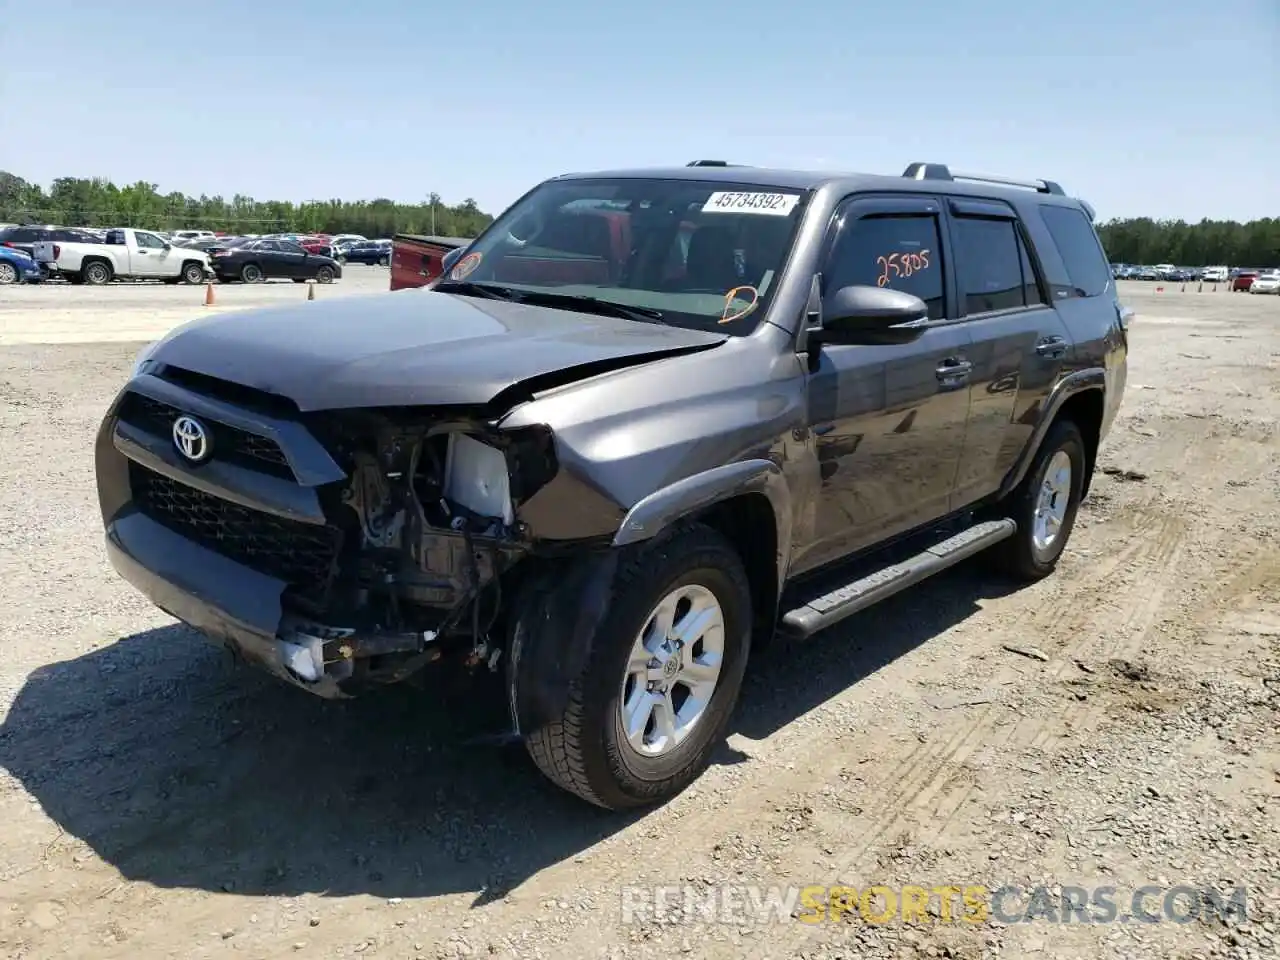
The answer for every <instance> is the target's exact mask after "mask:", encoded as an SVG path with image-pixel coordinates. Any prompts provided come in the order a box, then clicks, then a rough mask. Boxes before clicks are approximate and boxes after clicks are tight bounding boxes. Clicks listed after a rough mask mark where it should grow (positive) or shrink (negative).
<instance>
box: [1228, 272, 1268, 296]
mask: <svg viewBox="0 0 1280 960" xmlns="http://www.w3.org/2000/svg"><path fill="white" fill-rule="evenodd" d="M1260 272H1261V271H1258V270H1240V271H1238V272H1237V273H1236V278H1235V279H1234V280H1232V281H1231V292H1232V293H1239V292H1240V291H1242V290H1244V291H1247V290H1248V289H1249V288H1250V287H1252V286H1253V281H1255V280H1257V279H1258V275H1259V273H1260Z"/></svg>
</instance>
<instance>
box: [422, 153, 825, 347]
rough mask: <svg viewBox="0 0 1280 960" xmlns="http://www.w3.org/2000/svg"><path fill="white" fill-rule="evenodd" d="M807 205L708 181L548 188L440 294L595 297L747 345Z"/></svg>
mask: <svg viewBox="0 0 1280 960" xmlns="http://www.w3.org/2000/svg"><path fill="white" fill-rule="evenodd" d="M805 199H806V196H805V194H804V192H803V191H799V190H794V189H780V188H778V189H775V188H770V187H760V186H746V185H738V184H731V183H721V182H709V181H698V180H675V179H673V180H661V179H630V178H628V179H620V180H595V179H592V180H577V179H575V180H560V181H549V182H547V183H544V184H542V185H541V186H540V187H538V188H537V189H535V190H534V191H532V192H531V193H530V194H528V195H527V196H526V197H525V198H524V199H523V200H521V201H520V202H518V203H517V204H516V205H515V206H514V207H512V208H511V209H510V210H508V211H507V212H506V213H504V214H503V215H502V217H500V218H499V219H498V220H497V221H496V222H495V223H494V224H493V225H492V226H491V227H490V228H489V229H488V230H486V231H485V232H484V234H483V235H482V236H481V237H480V238H479V239H477V240H475V241H474V242H472V243H471V244H470V245H469V246H468V247H467V251H466V253H465V254H464V255H463V256H462V257H461V258H460V259H459V260H458V261H457V263H455V264H454V266H453V269H452V270H451V271H450V272H449V275H448V276H447V277H446V278H444V279H443V280H442V281H441V282H440V283H439V284H438V286H437V289H439V290H441V291H450V290H451V289H453V290H455V291H456V292H459V293H466V292H467V291H468V289H469V288H468V286H461V285H460V284H461V283H463V282H465V284H466V285H472V284H477V285H484V286H493V287H501V288H505V289H506V290H508V291H511V292H512V293H513V294H514V296H515V298H516V299H519V298H520V297H521V296H522V295H527V296H529V298H530V299H531V300H535V299H536V295H542V296H546V295H548V294H551V295H554V296H556V297H558V298H569V297H581V298H589V299H590V300H593V301H597V302H598V301H605V302H607V303H612V304H619V305H622V306H624V307H632V308H639V309H640V310H642V311H645V313H646V314H647V316H648V319H650V320H651V321H653V322H662V323H667V324H671V325H673V326H680V327H690V328H695V329H700V330H716V331H721V332H725V333H731V334H736V335H745V334H748V333H750V332H751V331H752V330H754V329H755V327H756V325H757V323H758V322H759V319H760V317H762V316H763V315H764V312H765V309H766V308H767V306H768V303H769V297H770V295H771V294H772V293H773V291H774V290H775V288H776V287H777V283H778V278H779V274H780V273H781V271H782V269H783V267H784V265H785V264H786V259H787V254H788V253H789V251H790V249H791V244H792V241H793V238H794V237H795V233H796V225H797V224H798V223H799V220H800V217H801V215H802V212H803V208H804V200H805ZM557 305H558V304H557ZM564 306H566V307H568V308H570V309H572V301H569V300H566V301H565V303H564ZM637 316H639V315H638V314H637Z"/></svg>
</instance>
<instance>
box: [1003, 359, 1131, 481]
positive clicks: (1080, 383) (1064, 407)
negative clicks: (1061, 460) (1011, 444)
mask: <svg viewBox="0 0 1280 960" xmlns="http://www.w3.org/2000/svg"><path fill="white" fill-rule="evenodd" d="M1106 383H1107V375H1106V371H1105V370H1103V369H1102V368H1101V367H1090V368H1088V369H1086V370H1077V371H1074V372H1072V373H1070V374H1068V375H1067V376H1065V377H1063V378H1062V379H1061V380H1060V381H1058V384H1057V386H1055V387H1054V388H1053V391H1052V392H1051V393H1050V394H1049V397H1048V399H1047V400H1046V401H1045V403H1044V406H1043V407H1042V408H1041V414H1040V417H1039V419H1038V420H1037V422H1036V426H1035V429H1034V430H1033V431H1032V434H1031V439H1030V440H1029V441H1028V443H1027V445H1026V446H1025V447H1024V448H1023V450H1022V453H1021V454H1020V455H1019V456H1018V460H1017V462H1016V463H1015V464H1014V467H1013V469H1012V470H1010V471H1009V473H1008V474H1007V475H1006V476H1005V479H1004V483H1002V484H1001V485H1000V492H999V496H1000V497H1006V496H1008V495H1009V494H1010V493H1012V492H1013V491H1014V490H1016V489H1017V487H1018V484H1020V483H1021V482H1022V481H1023V478H1025V477H1026V475H1027V471H1028V470H1029V469H1031V464H1032V463H1033V462H1034V461H1035V457H1036V453H1037V451H1039V449H1040V446H1041V444H1043V443H1044V438H1045V437H1046V436H1047V435H1048V433H1049V430H1050V429H1052V427H1053V425H1054V424H1055V423H1057V422H1058V421H1059V420H1062V419H1070V420H1072V421H1073V422H1074V423H1075V425H1076V426H1077V427H1078V428H1079V430H1080V434H1081V436H1083V437H1084V440H1085V458H1086V466H1085V476H1084V486H1083V488H1082V494H1081V495H1082V496H1083V495H1084V494H1087V493H1088V492H1089V484H1090V481H1091V480H1092V478H1093V468H1094V465H1095V464H1096V462H1097V455H1098V445H1099V443H1100V442H1101V435H1102V421H1103V417H1104V415H1105V410H1106Z"/></svg>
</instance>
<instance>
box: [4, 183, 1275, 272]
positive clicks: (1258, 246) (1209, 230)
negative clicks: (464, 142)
mask: <svg viewBox="0 0 1280 960" xmlns="http://www.w3.org/2000/svg"><path fill="white" fill-rule="evenodd" d="M492 220H493V217H492V215H490V214H488V213H485V212H484V211H482V210H481V209H480V208H479V207H478V206H477V205H476V202H475V201H474V200H471V199H467V200H464V201H462V203H458V204H453V205H449V204H446V203H444V202H443V201H442V200H441V199H440V197H439V195H438V194H434V193H433V194H430V195H429V196H428V197H427V199H426V200H424V201H422V202H421V203H400V202H397V201H394V200H388V199H386V198H382V197H380V198H378V199H375V200H359V201H344V200H328V201H315V202H312V203H289V202H287V201H280V200H265V201H264V200H254V199H253V198H252V197H247V196H243V195H239V194H237V195H236V196H234V197H232V198H231V199H230V200H227V199H226V198H224V197H218V196H215V197H209V196H204V195H201V196H199V197H189V196H187V195H186V194H184V193H181V192H177V191H175V192H171V193H161V192H160V188H159V187H158V186H157V185H156V184H154V183H143V182H141V181H139V182H138V183H134V184H131V185H129V186H125V187H117V186H116V185H115V184H114V183H112V182H111V181H110V180H105V179H102V178H93V179H84V178H80V177H59V178H58V179H56V180H54V181H53V184H52V185H51V187H50V188H49V190H48V191H46V190H44V188H42V187H41V186H40V185H39V184H36V183H30V182H28V181H26V180H24V179H22V178H21V177H18V176H15V175H14V174H12V173H6V172H4V171H0V222H4V223H32V222H39V223H55V224H58V225H60V226H67V227H84V226H94V227H107V226H111V227H143V228H148V229H152V230H181V229H209V230H223V231H225V232H227V233H359V234H362V235H364V236H366V237H387V236H391V235H392V234H394V233H425V234H435V235H439V236H449V237H474V236H476V235H478V234H479V233H480V231H481V230H483V229H484V228H485V227H486V226H487V225H488V224H489V223H490V222H491V221H492ZM1098 233H1099V235H1100V236H1101V237H1102V242H1103V245H1104V246H1105V247H1106V249H1107V256H1108V257H1109V258H1110V259H1111V261H1112V262H1116V263H1134V264H1155V263H1172V264H1176V265H1178V266H1187V267H1202V266H1215V265H1219V264H1223V265H1227V266H1249V267H1269V266H1280V218H1276V217H1268V218H1265V219H1261V220H1251V221H1249V222H1248V223H1237V222H1236V221H1234V220H1201V221H1200V222H1199V223H1186V222H1184V221H1182V220H1152V219H1151V218H1149V217H1139V218H1136V219H1128V220H1110V221H1108V222H1106V223H1103V224H1100V225H1099V227H1098Z"/></svg>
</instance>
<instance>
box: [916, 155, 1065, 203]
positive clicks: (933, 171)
mask: <svg viewBox="0 0 1280 960" xmlns="http://www.w3.org/2000/svg"><path fill="white" fill-rule="evenodd" d="M902 175H903V176H904V177H906V178H907V179H909V180H973V181H976V182H978V183H998V184H1001V185H1003V186H1006V187H1025V188H1026V189H1028V190H1035V191H1037V192H1038V193H1053V194H1057V195H1059V196H1066V191H1065V190H1063V189H1062V187H1060V186H1059V185H1058V184H1056V183H1054V182H1053V181H1052V180H1015V179H1014V178H1012V177H997V176H993V175H991V174H987V173H960V172H959V171H952V170H951V168H950V167H948V166H947V165H946V164H945V163H912V164H909V165H908V166H907V169H906V170H904V171H903V172H902Z"/></svg>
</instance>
